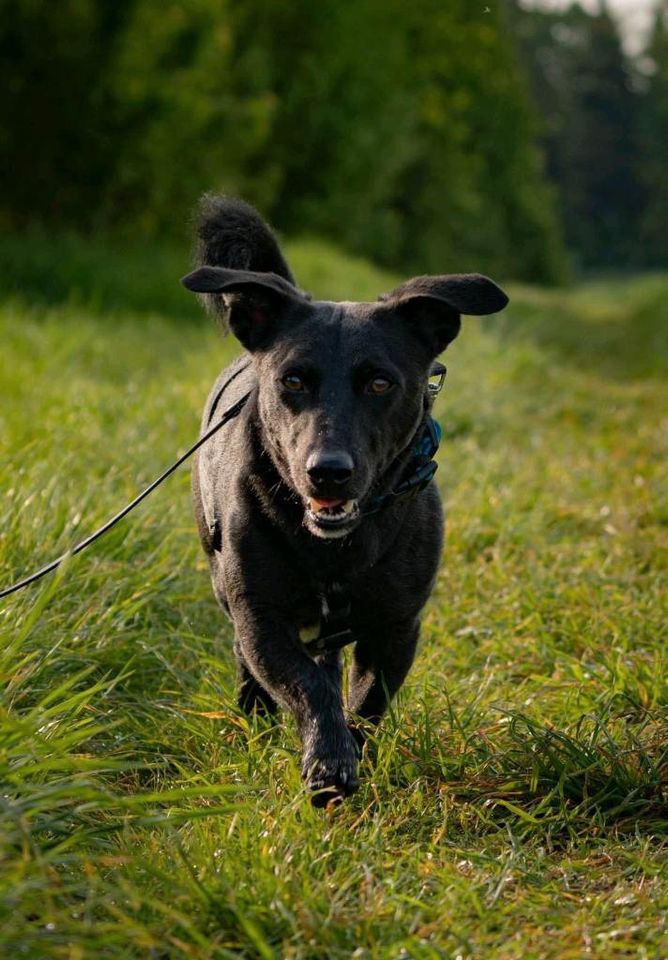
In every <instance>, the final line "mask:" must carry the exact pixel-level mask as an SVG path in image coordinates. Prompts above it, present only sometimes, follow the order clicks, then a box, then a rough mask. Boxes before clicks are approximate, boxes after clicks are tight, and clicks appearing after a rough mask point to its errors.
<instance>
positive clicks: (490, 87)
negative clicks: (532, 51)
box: [0, 0, 563, 281]
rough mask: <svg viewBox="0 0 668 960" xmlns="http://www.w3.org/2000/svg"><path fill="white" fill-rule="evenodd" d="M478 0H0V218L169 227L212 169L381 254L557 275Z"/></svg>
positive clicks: (177, 230) (276, 210) (494, 6)
mask: <svg viewBox="0 0 668 960" xmlns="http://www.w3.org/2000/svg"><path fill="white" fill-rule="evenodd" d="M490 2H491V6H490V7H487V6H486V5H483V4H480V5H471V4H470V3H467V2H464V0H460V2H457V3H451V4H448V5H443V4H441V3H436V2H435V0H419V2H418V3H417V4H415V5H412V6H411V5H409V6H406V5H405V4H401V3H399V2H397V0H391V2H390V3H389V4H388V2H381V0H363V2H361V3H357V4H354V5H351V4H342V3H339V2H335V0H323V2H322V3H318V4H312V3H306V2H304V0H281V2H277V3H272V4H267V3H264V2H260V0H248V2H245V3H243V4H236V5H235V4H231V3H229V2H228V0H225V2H222V3H221V2H219V0H188V2H187V3H177V2H176V0H166V2H163V3H158V2H157V0H131V2H129V3H124V4H117V3H113V2H111V0H102V2H100V3H95V2H93V0H65V2H64V3H63V4H59V5H58V8H57V11H56V8H55V7H50V6H48V5H44V4H37V3H34V2H33V0H8V3H7V4H5V6H4V7H3V9H2V12H1V13H0V50H1V51H2V52H3V53H5V54H6V57H5V59H4V61H3V66H2V67H1V68H0V80H1V81H2V84H0V101H2V100H3V99H4V101H5V104H6V105H7V106H8V107H10V108H11V111H12V121H11V124H12V129H11V134H12V135H11V136H7V137H5V139H4V140H3V141H2V142H1V143H0V160H1V161H2V162H3V166H4V167H5V168H7V169H10V170H12V171H13V176H12V178H11V179H10V181H9V182H8V183H6V184H5V186H4V190H3V193H2V194H0V217H2V219H4V221H5V222H6V223H7V224H10V225H21V226H23V225H25V224H26V223H30V222H34V221H42V222H44V221H46V222H48V223H51V224H53V223H57V224H59V225H61V226H62V225H69V226H71V227H75V228H78V229H84V230H86V231H90V230H92V229H94V228H98V227H101V226H104V227H112V228H113V229H114V230H116V231H121V232H124V233H125V234H126V235H128V236H133V235H137V234H138V233H139V234H140V235H142V236H143V235H148V236H156V235H158V234H165V233H171V234H173V235H178V236H181V235H183V233H184V232H185V230H186V221H187V219H188V216H189V212H190V210H191V208H192V206H193V204H194V202H195V199H196V197H197V195H198V194H199V193H200V192H202V191H203V190H206V189H221V190H224V191H227V192H231V193H241V194H244V195H245V196H246V197H247V198H248V199H249V200H251V201H254V202H256V203H257V204H258V205H259V206H260V208H261V209H262V210H263V212H264V213H265V214H266V215H268V216H271V217H272V218H273V219H274V221H275V222H276V223H277V224H278V225H279V226H280V227H281V228H282V229H285V230H287V231H288V232H291V233H302V232H304V231H308V232H309V233H314V234H317V235H321V236H326V237H328V238H330V239H332V240H335V241H336V242H338V243H340V244H343V245H345V246H346V247H347V248H348V249H350V250H351V251H355V252H357V253H361V254H365V255H366V256H371V257H372V258H374V259H375V260H376V261H378V262H380V263H382V264H384V265H386V266H392V267H397V266H401V268H402V269H403V270H413V271H418V272H425V271H427V270H432V271H446V270H453V271H456V270H464V269H466V268H469V267H471V268H475V269H478V270H487V271H488V272H492V273H497V274H500V275H501V276H505V277H506V278H507V277H508V276H515V277H518V278H521V279H526V280H529V279H533V280H539V281H549V280H554V279H555V278H557V277H559V276H560V275H561V274H562V273H563V260H562V250H561V242H560V236H559V230H558V227H557V224H556V218H555V214H554V207H553V198H552V195H551V192H550V191H549V189H548V188H547V187H546V185H545V183H544V181H543V176H542V171H541V163H540V159H539V157H538V155H537V153H536V151H535V148H534V146H533V137H534V129H533V120H532V117H531V111H530V109H529V106H528V102H527V100H526V97H525V92H524V82H523V79H522V77H521V76H520V74H519V73H518V70H517V69H516V66H515V64H514V60H513V51H512V43H511V40H510V38H509V36H508V34H507V33H506V31H505V30H504V25H503V18H502V16H501V13H500V11H499V2H498V0H490ZM45 49H46V50H47V51H48V53H47V54H45Z"/></svg>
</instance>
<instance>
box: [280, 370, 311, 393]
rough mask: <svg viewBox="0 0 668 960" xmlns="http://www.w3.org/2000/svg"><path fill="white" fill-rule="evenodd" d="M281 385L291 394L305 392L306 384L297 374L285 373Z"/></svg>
mask: <svg viewBox="0 0 668 960" xmlns="http://www.w3.org/2000/svg"><path fill="white" fill-rule="evenodd" d="M281 383H282V384H283V386H284V387H285V389H286V390H289V391H290V392H291V393H302V392H303V391H304V390H306V384H305V383H304V381H303V380H302V378H301V377H300V376H299V374H298V373H286V375H285V376H284V377H283V379H282V381H281Z"/></svg>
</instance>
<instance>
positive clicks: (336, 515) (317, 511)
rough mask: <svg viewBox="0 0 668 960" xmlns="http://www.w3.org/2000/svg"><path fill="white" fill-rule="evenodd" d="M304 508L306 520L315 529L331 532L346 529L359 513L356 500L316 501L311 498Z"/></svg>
mask: <svg viewBox="0 0 668 960" xmlns="http://www.w3.org/2000/svg"><path fill="white" fill-rule="evenodd" d="M306 508H307V514H308V519H309V520H310V521H311V522H312V523H313V524H314V525H315V526H316V527H318V528H319V529H320V530H323V531H327V530H329V531H332V532H333V531H335V530H340V529H342V528H343V527H346V526H347V525H348V524H349V523H350V522H351V521H352V520H354V519H356V518H357V515H358V513H359V507H358V505H357V500H317V499H316V498H315V497H311V498H309V499H308V500H307V501H306Z"/></svg>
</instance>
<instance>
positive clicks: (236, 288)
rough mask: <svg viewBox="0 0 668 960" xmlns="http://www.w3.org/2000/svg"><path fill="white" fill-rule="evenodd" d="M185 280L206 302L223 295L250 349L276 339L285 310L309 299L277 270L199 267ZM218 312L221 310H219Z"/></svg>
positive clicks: (232, 321) (237, 333)
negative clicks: (279, 322)
mask: <svg viewBox="0 0 668 960" xmlns="http://www.w3.org/2000/svg"><path fill="white" fill-rule="evenodd" d="M181 283H182V284H183V286H184V287H186V288H187V289H188V290H192V291H193V293H199V294H201V295H202V299H203V300H204V301H205V305H206V304H207V302H208V303H211V300H212V299H213V298H216V301H217V303H218V305H219V304H220V299H221V298H222V300H223V302H224V305H225V308H226V310H225V312H226V320H227V323H228V324H229V327H230V330H231V331H232V333H233V334H234V335H235V337H236V338H237V339H238V340H240V341H241V343H242V344H243V345H244V346H245V347H246V348H247V349H248V350H251V351H252V350H260V349H262V348H263V347H265V346H267V345H268V343H269V342H270V341H271V340H272V339H273V337H274V335H275V333H276V330H277V327H278V321H279V319H280V317H281V315H282V313H283V312H284V311H285V310H286V309H287V308H288V307H289V306H290V305H295V304H298V303H304V304H305V303H307V302H308V301H307V300H306V298H305V297H304V296H303V295H302V294H301V293H300V292H299V290H297V289H296V288H295V287H293V286H292V284H291V283H288V281H287V280H284V279H283V277H279V276H278V274H276V273H256V272H254V271H253V270H227V269H226V268H224V267H199V268H198V269H197V270H193V272H192V273H189V274H188V275H187V276H185V277H183V279H182V280H181ZM216 312H218V311H217V310H216Z"/></svg>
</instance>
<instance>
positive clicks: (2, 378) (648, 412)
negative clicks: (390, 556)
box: [0, 237, 668, 960]
mask: <svg viewBox="0 0 668 960" xmlns="http://www.w3.org/2000/svg"><path fill="white" fill-rule="evenodd" d="M47 240H48V238H44V237H42V238H32V240H31V243H34V247H32V248H31V246H30V244H29V243H27V242H26V241H25V240H22V241H20V242H19V241H16V244H15V246H14V247H13V248H12V246H11V242H10V241H9V240H5V241H3V244H4V248H3V249H4V250H5V252H6V251H10V253H11V258H10V259H11V261H12V263H14V265H15V266H16V265H17V264H19V263H20V264H21V270H20V271H19V275H20V277H21V278H22V280H21V283H16V282H14V283H13V285H12V284H8V282H7V280H6V279H5V280H4V281H3V284H4V288H5V289H6V291H7V300H6V302H5V304H4V306H3V308H2V311H1V313H0V324H1V325H2V345H3V347H2V350H1V351H0V396H1V398H2V401H1V404H0V456H1V458H2V459H1V461H0V462H1V463H2V470H1V472H0V582H1V583H2V585H5V584H6V583H8V582H10V581H12V580H13V579H15V578H17V577H19V576H21V575H22V574H24V573H25V572H27V571H30V570H32V569H33V568H35V567H36V566H39V565H41V564H42V563H43V562H45V561H46V560H48V559H51V558H52V557H53V556H56V555H58V553H60V552H62V551H63V550H65V549H66V548H67V546H68V545H70V544H72V543H73V542H74V541H75V540H76V539H78V538H80V537H81V536H83V535H84V534H85V533H86V532H88V531H89V530H91V529H93V528H94V527H95V526H96V525H98V524H99V523H100V522H102V521H103V520H104V519H106V518H107V517H108V516H109V515H110V514H111V513H112V512H114V511H115V510H116V509H117V508H118V507H119V506H121V505H122V504H123V503H125V502H126V501H127V500H129V499H130V498H131V496H133V495H134V493H135V492H136V491H137V490H138V489H139V488H140V487H141V485H142V484H144V483H146V482H148V481H149V480H150V479H152V478H153V476H154V475H156V474H157V473H158V472H159V470H160V469H162V468H163V467H164V466H166V465H167V464H168V463H169V462H170V461H171V460H172V459H173V457H174V456H175V455H176V454H177V453H179V452H181V451H182V450H183V449H185V447H186V446H187V445H188V444H189V443H190V442H191V441H192V439H193V438H194V436H195V435H196V432H197V428H198V420H199V413H200V409H201V406H202V404H203V401H204V398H205V395H206V393H207V391H208V388H209V385H210V382H211V380H212V379H213V377H214V375H215V373H216V372H217V370H218V369H219V367H220V366H221V365H222V364H223V363H224V362H225V361H226V360H227V359H228V358H229V357H230V356H231V354H232V352H233V350H234V349H235V347H234V344H233V342H232V341H226V342H221V340H220V339H219V336H218V334H217V333H216V331H215V330H214V329H212V328H211V327H210V326H209V323H208V321H207V320H206V319H204V318H201V319H200V318H198V316H197V314H196V313H195V312H194V311H193V308H192V304H191V303H190V301H189V299H188V297H187V296H186V295H185V294H182V292H181V291H180V289H179V288H178V284H177V283H176V282H175V281H176V280H177V279H178V276H179V275H180V273H181V272H185V270H186V269H187V267H188V263H187V262H185V263H184V264H181V257H180V255H179V254H173V253H163V252H155V251H145V252H144V256H143V258H142V259H140V258H139V257H138V252H137V251H129V252H125V253H119V252H118V251H114V250H109V249H108V248H107V247H105V246H104V245H91V246H90V248H89V249H85V248H84V247H82V246H81V245H80V244H79V245H78V246H77V241H76V240H75V239H72V238H71V239H70V240H69V241H68V242H67V243H69V244H70V246H69V247H68V245H67V243H65V242H60V243H54V242H53V241H51V242H50V243H47ZM291 249H292V253H293V257H292V259H293V261H294V265H295V270H296V272H297V274H298V279H299V281H300V283H301V284H302V285H303V286H304V287H306V288H308V289H312V290H314V292H315V293H316V294H319V295H321V296H328V297H330V296H331V297H336V298H371V297H373V296H375V295H376V293H378V292H380V291H382V290H384V289H388V287H390V286H391V285H392V283H393V282H394V280H395V278H392V277H389V276H387V275H385V274H382V273H381V272H379V271H373V270H372V269H371V268H368V270H367V268H366V267H365V266H364V265H363V264H361V263H360V262H359V261H349V260H348V259H347V258H346V257H344V256H343V255H341V254H338V253H335V252H333V251H331V250H330V249H329V248H327V247H323V246H321V245H318V244H312V245H309V244H308V243H306V242H301V243H299V244H296V245H294V246H293V247H292V248H291ZM31 250H32V252H31ZM68 251H69V254H70V255H69V257H68ZM183 259H184V260H186V261H187V257H186V255H185V253H184V254H183ZM36 263H37V265H38V266H39V269H40V270H41V273H40V275H39V278H38V279H37V280H34V282H33V281H31V277H32V276H34V267H35V264H36ZM160 264H162V266H159V265H160ZM146 266H148V267H150V268H151V269H150V270H149V273H148V276H147V274H146V273H142V269H143V268H144V267H146ZM453 266H454V267H456V265H453ZM17 269H18V267H17ZM77 270H78V271H79V272H80V275H79V276H78V277H77ZM172 274H173V275H172ZM73 278H74V279H73ZM75 281H76V282H75ZM126 281H127V283H126ZM124 284H125V286H124ZM168 284H173V287H169V290H168ZM70 289H73V290H74V291H75V293H74V296H70V295H69V292H68V291H69V290H70ZM152 290H153V291H154V292H155V298H154V299H155V305H154V306H153V309H151V303H152V297H151V291H152ZM95 291H97V293H95ZM181 304H183V306H182V307H181ZM666 304H668V282H667V281H666V280H665V279H662V278H660V277H655V278H646V279H639V280H637V281H633V282H626V283H623V284H621V283H620V284H613V283H610V284H596V285H588V286H584V287H580V288H577V289H575V290H572V291H569V292H568V293H563V292H555V291H552V292H549V293H548V292H545V291H539V290H531V289H527V290H517V291H515V297H514V299H513V304H512V306H511V308H510V309H509V310H508V311H507V313H506V314H504V315H502V316H501V317H499V318H497V319H492V320H481V321H473V320H466V321H465V322H464V329H463V332H462V335H461V337H460V340H459V341H457V343H456V344H455V345H454V346H453V348H452V349H451V351H449V353H448V355H447V356H446V359H447V361H448V366H449V375H448V380H447V383H446V389H445V391H444V393H443V395H442V397H441V399H440V401H439V410H438V414H439V418H440V420H441V422H442V424H443V427H444V434H445V442H444V444H443V446H442V452H441V456H440V462H441V466H440V470H439V473H438V481H439V483H440V484H441V486H442V488H443V490H444V493H445V495H446V499H447V503H448V512H449V517H448V528H447V540H446V547H445V553H444V559H443V566H442V571H441V574H440V576H439V579H438V583H437V586H436V590H435V593H434V597H433V599H432V601H431V603H430V605H429V607H428V608H427V611H426V615H425V622H424V630H423V642H422V650H421V654H420V657H419V660H418V662H417V664H416V667H415V670H414V671H413V673H412V674H411V677H410V679H409V681H408V683H407V685H406V688H405V690H404V692H403V693H402V695H401V697H400V699H399V701H398V702H397V704H396V705H395V706H394V709H393V710H392V712H391V714H390V716H388V718H387V720H386V722H385V723H384V724H383V726H382V728H381V729H380V731H379V732H378V734H377V736H375V737H374V738H373V739H372V742H371V743H370V748H369V750H368V754H367V755H366V756H365V759H364V761H363V770H362V774H363V776H362V787H361V789H360V792H359V793H358V794H357V795H356V796H355V797H354V798H353V799H352V800H351V801H350V802H349V803H348V804H346V805H345V806H344V807H342V808H341V809H339V810H337V811H335V812H334V813H333V814H322V813H319V812H317V811H314V810H312V809H311V807H310V804H309V802H308V798H307V797H306V796H305V794H304V791H303V790H302V787H301V784H300V780H299V757H298V743H297V739H296V736H295V732H294V729H293V727H292V725H291V723H290V722H286V723H285V724H281V725H279V726H278V727H273V726H271V725H270V724H267V723H265V722H263V721H261V720H254V721H249V720H247V719H246V718H245V717H243V716H242V715H240V714H239V713H238V711H237V709H236V707H235V704H234V694H233V680H234V669H233V663H232V656H231V650H230V639H231V635H230V630H229V627H228V625H227V624H226V623H225V622H224V621H223V619H222V618H221V616H220V614H219V612H218V610H217V609H216V606H215V603H214V601H213V597H212V594H211V591H210V587H209V583H208V578H207V575H206V570H205V564H204V562H203V558H202V557H201V555H200V551H199V547H198V544H197V538H196V534H195V531H194V524H193V521H192V518H191V513H190V506H189V492H188V486H189V480H188V476H187V471H184V472H183V473H182V474H180V475H177V476H176V477H174V478H172V479H171V480H170V481H169V484H168V485H167V486H165V487H163V488H161V489H160V490H159V491H157V492H156V493H155V494H154V496H153V497H152V498H151V499H150V500H149V501H148V502H147V503H146V504H144V505H143V506H142V507H140V508H139V510H138V511H137V512H136V513H135V514H133V516H132V517H131V518H130V519H128V520H127V521H125V522H124V523H123V525H122V526H121V527H119V528H117V529H116V530H115V531H114V532H113V533H112V534H110V535H109V537H108V538H105V539H104V540H102V541H101V542H100V543H99V544H98V545H96V546H95V547H94V548H93V549H92V550H91V551H90V552H87V553H85V554H83V555H81V556H79V557H76V558H73V559H72V560H71V561H70V562H69V564H68V565H67V566H66V568H65V569H64V570H63V571H62V574H61V575H60V577H58V578H56V579H52V580H50V581H49V582H48V583H44V584H43V585H40V586H38V587H35V588H31V589H29V590H27V591H25V592H24V593H22V594H20V595H18V596H16V597H15V598H11V599H10V600H7V601H3V602H2V603H1V604H0V641H1V643H0V649H1V651H2V652H1V653H0V673H1V675H2V680H3V695H2V700H1V702H0V776H1V777H2V790H1V791H0V858H1V860H0V863H1V866H2V869H1V870H0V954H1V955H2V956H5V955H6V956H7V957H12V958H13V957H28V958H35V960H37V958H39V960H41V958H45V957H54V958H56V957H58V958H67V960H81V958H88V957H95V958H97V957H104V958H106V957H113V958H127V957H137V958H144V957H156V958H171V957H184V958H185V957H190V958H209V957H210V958H219V957H220V958H224V957H230V958H231V957H238V956H246V957H253V958H254V957H277V958H278V957H287V958H291V957H293V958H322V957H325V956H326V957H341V958H344V957H350V956H352V955H355V956H357V957H365V958H366V957H368V958H400V957H410V958H413V957H416V958H429V960H431V958H441V957H456V956H461V957H462V958H466V957H498V958H504V960H505V958H508V960H510V958H522V960H525V958H534V957H535V958H561V957H574V958H575V957H578V958H579V957H583V956H594V957H601V958H616V957H620V958H621V957H638V958H641V957H650V958H655V957H656V958H662V957H665V956H666V955H668V930H667V926H666V920H665V916H666V907H667V906H668V883H667V876H666V874H667V872H668V846H667V844H666V838H667V837H668V674H667V672H666V639H667V637H666V633H667V632H668V631H667V627H666V625H667V623H668V616H667V613H668V610H667V609H666V595H667V590H666V586H667V584H666V571H667V568H668V564H667V559H668V512H667V508H666V503H668V488H667V484H666V454H667V452H668V451H667V449H666V448H667V447H668V413H667V410H668V404H667V400H668V390H667V388H666V363H667V357H668V349H667V348H666V334H667V331H668V313H667V307H666ZM181 311H182V312H181Z"/></svg>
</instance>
